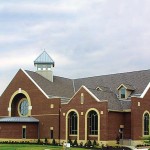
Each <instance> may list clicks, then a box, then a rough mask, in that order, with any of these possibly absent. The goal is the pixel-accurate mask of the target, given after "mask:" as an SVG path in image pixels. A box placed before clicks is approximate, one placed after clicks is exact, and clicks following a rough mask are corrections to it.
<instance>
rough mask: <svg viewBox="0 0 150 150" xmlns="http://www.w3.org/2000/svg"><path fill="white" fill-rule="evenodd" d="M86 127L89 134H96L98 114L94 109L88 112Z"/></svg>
mask: <svg viewBox="0 0 150 150" xmlns="http://www.w3.org/2000/svg"><path fill="white" fill-rule="evenodd" d="M88 127H89V129H88V130H89V134H90V135H98V115H97V113H96V112H95V111H94V110H92V111H90V112H89V115H88Z"/></svg>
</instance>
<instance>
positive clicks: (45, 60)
mask: <svg viewBox="0 0 150 150" xmlns="http://www.w3.org/2000/svg"><path fill="white" fill-rule="evenodd" d="M34 64H52V65H53V66H54V61H53V59H52V58H51V57H50V56H49V55H48V54H47V52H46V51H44V52H43V53H42V54H41V55H40V56H39V57H38V58H37V59H36V60H35V61H34Z"/></svg>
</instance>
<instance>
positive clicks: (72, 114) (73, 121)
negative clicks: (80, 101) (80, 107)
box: [68, 112, 77, 135]
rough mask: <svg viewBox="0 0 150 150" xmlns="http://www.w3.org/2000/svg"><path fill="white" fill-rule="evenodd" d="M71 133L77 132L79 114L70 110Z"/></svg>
mask: <svg viewBox="0 0 150 150" xmlns="http://www.w3.org/2000/svg"><path fill="white" fill-rule="evenodd" d="M68 122H69V134H72V135H76V134H77V114H76V112H70V114H69V121H68Z"/></svg>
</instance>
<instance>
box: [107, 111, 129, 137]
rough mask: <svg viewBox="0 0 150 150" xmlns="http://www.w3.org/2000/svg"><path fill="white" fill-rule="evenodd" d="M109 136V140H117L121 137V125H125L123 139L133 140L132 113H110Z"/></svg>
mask: <svg viewBox="0 0 150 150" xmlns="http://www.w3.org/2000/svg"><path fill="white" fill-rule="evenodd" d="M108 118H109V119H108V124H109V125H108V126H109V127H108V135H109V138H108V139H109V140H115V139H116V137H117V136H118V135H119V128H120V125H124V129H123V137H124V139H128V138H131V126H130V124H131V113H130V112H129V113H125V112H124V113H123V112H109V117H108Z"/></svg>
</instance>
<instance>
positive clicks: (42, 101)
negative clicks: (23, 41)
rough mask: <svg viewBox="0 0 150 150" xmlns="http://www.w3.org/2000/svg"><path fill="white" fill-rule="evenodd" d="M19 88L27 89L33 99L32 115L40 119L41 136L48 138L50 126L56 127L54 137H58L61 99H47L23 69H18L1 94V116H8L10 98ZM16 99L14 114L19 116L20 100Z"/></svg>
mask: <svg viewBox="0 0 150 150" xmlns="http://www.w3.org/2000/svg"><path fill="white" fill-rule="evenodd" d="M19 88H21V89H22V90H24V91H26V92H27V93H28V95H29V97H30V99H31V105H32V110H31V116H33V117H34V118H37V119H39V121H40V138H46V137H47V138H48V137H49V134H50V127H54V138H56V139H58V138H59V110H60V109H59V108H60V99H59V98H55V99H47V98H46V97H45V95H44V94H43V93H42V92H41V91H40V90H39V89H38V88H37V87H36V86H35V85H34V83H33V82H32V81H31V80H30V79H29V78H28V77H27V76H26V75H25V74H24V72H23V71H22V70H19V71H18V73H17V74H16V76H15V77H14V79H13V80H12V81H11V83H10V84H9V86H8V87H7V88H6V90H5V91H4V93H3V94H2V96H1V101H0V116H8V107H9V101H10V98H11V96H12V94H13V93H14V92H16V91H17V90H18V89H19ZM15 98H16V97H15ZM14 101H15V100H14ZM14 101H13V103H14V105H13V108H14V110H16V111H13V114H12V115H13V116H18V112H17V106H16V105H18V102H19V100H17V98H16V102H14ZM51 104H53V105H54V108H51V107H50V106H51Z"/></svg>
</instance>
